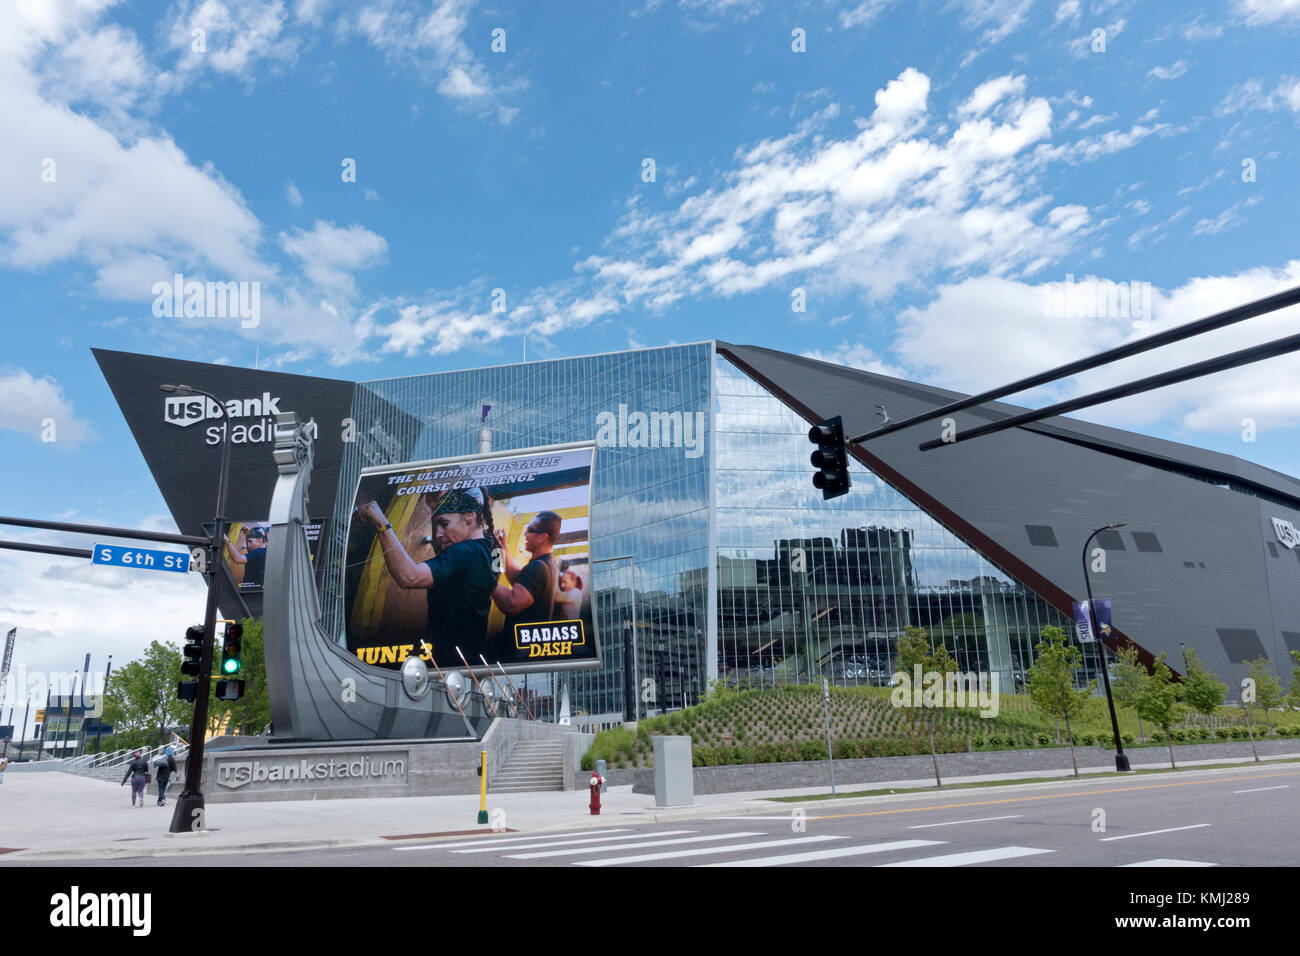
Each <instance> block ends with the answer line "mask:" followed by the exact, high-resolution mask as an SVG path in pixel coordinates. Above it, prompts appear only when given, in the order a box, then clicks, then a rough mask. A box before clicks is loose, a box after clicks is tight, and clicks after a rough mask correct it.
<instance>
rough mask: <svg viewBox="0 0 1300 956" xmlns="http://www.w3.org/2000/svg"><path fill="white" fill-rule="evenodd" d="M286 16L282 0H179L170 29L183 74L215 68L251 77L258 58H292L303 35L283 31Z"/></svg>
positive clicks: (278, 60)
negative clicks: (295, 35)
mask: <svg viewBox="0 0 1300 956" xmlns="http://www.w3.org/2000/svg"><path fill="white" fill-rule="evenodd" d="M288 16H289V15H288V11H287V10H286V9H285V6H284V3H283V0H271V2H266V0H197V2H196V0H181V2H180V4H179V5H178V6H177V7H176V10H175V13H174V15H173V16H172V18H171V25H170V27H169V28H168V31H167V39H168V43H169V45H170V46H171V48H172V49H173V50H175V51H176V52H177V54H178V57H177V62H176V69H177V71H178V73H179V74H180V75H181V76H186V75H188V74H191V73H195V72H198V71H200V70H205V69H211V70H215V71H217V72H218V73H228V74H231V75H237V76H239V77H240V78H242V79H248V77H249V76H250V75H251V71H250V68H251V67H252V65H253V64H254V63H256V62H257V61H259V60H266V61H269V62H271V63H291V62H293V60H294V59H295V58H296V57H297V55H298V46H299V42H300V41H299V40H298V38H296V37H292V36H288V35H286V34H285V32H284V28H285V26H286V22H287V20H288ZM196 31H201V33H199V32H196ZM196 47H198V49H196Z"/></svg>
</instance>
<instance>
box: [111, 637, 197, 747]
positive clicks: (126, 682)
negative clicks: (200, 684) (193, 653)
mask: <svg viewBox="0 0 1300 956" xmlns="http://www.w3.org/2000/svg"><path fill="white" fill-rule="evenodd" d="M180 677H181V651H180V648H179V647H177V646H176V645H175V644H172V643H170V642H168V643H166V644H160V643H159V642H158V641H153V642H152V643H150V645H149V647H148V648H147V649H146V650H145V652H144V655H143V656H142V657H140V658H139V659H137V660H133V661H129V662H128V663H126V664H124V665H123V666H121V667H119V668H118V669H117V670H115V671H113V673H112V674H110V675H109V678H108V683H107V685H106V686H105V688H104V719H105V720H106V721H108V722H111V723H112V724H113V726H114V729H115V730H119V731H125V732H126V733H127V734H130V735H132V739H139V740H140V741H141V742H149V743H150V744H151V745H152V744H158V743H162V742H163V741H164V740H166V736H167V728H168V727H172V726H175V725H176V724H179V723H181V722H182V721H183V720H184V718H185V717H186V716H188V706H189V705H187V704H186V703H185V702H183V701H180V700H177V699H176V685H177V683H178V682H179V681H180Z"/></svg>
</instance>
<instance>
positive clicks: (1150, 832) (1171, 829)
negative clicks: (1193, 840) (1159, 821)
mask: <svg viewBox="0 0 1300 956" xmlns="http://www.w3.org/2000/svg"><path fill="white" fill-rule="evenodd" d="M1209 825H1210V824H1208V823H1193V824H1192V825H1191V826H1190V827H1167V828H1166V829H1164V830H1147V831H1146V832H1145V833H1125V834H1124V835H1123V836H1117V837H1102V838H1101V840H1100V841H1099V842H1101V843H1109V842H1110V841H1111V840H1131V839H1133V837H1140V836H1155V835H1156V834H1157V833H1176V832H1178V831H1179V830H1198V829H1200V828H1201V827H1208V826H1209Z"/></svg>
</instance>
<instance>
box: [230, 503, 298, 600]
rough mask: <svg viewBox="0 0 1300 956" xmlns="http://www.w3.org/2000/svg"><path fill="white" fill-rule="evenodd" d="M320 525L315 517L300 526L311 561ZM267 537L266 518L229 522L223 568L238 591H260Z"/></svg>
mask: <svg viewBox="0 0 1300 956" xmlns="http://www.w3.org/2000/svg"><path fill="white" fill-rule="evenodd" d="M321 525H322V521H321V520H320V519H315V520H313V521H312V522H311V523H310V524H307V525H304V526H303V530H304V531H305V532H306V534H307V550H308V552H309V553H310V554H311V558H312V560H313V561H315V560H316V548H317V546H318V545H319V544H320V532H321ZM270 539H271V523H270V522H269V521H232V522H231V523H230V525H229V526H228V527H227V528H226V543H225V546H224V548H223V549H222V552H223V553H224V555H225V561H226V568H227V569H228V570H229V571H230V576H231V578H232V579H233V580H234V582H235V586H236V587H238V588H239V590H240V593H241V594H242V593H246V592H249V591H261V590H262V584H263V581H264V580H265V578H266V546H267V545H268V544H269V543H270Z"/></svg>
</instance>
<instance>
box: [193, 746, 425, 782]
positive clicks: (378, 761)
mask: <svg viewBox="0 0 1300 956" xmlns="http://www.w3.org/2000/svg"><path fill="white" fill-rule="evenodd" d="M349 781H358V782H366V783H394V784H401V783H405V782H406V757H405V756H399V757H390V756H388V755H379V756H375V755H372V754H361V755H347V756H339V755H337V754H336V755H334V756H332V757H329V758H328V759H321V758H317V757H303V758H301V759H294V760H283V759H281V760H257V759H254V760H226V761H222V762H221V763H218V764H217V786H219V787H223V788H225V789H226V790H238V789H240V788H241V787H246V786H248V785H249V784H250V783H263V784H279V785H286V784H289V785H298V786H302V787H313V786H321V785H322V784H324V785H326V786H329V785H334V786H338V785H340V784H346V783H347V782H349Z"/></svg>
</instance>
